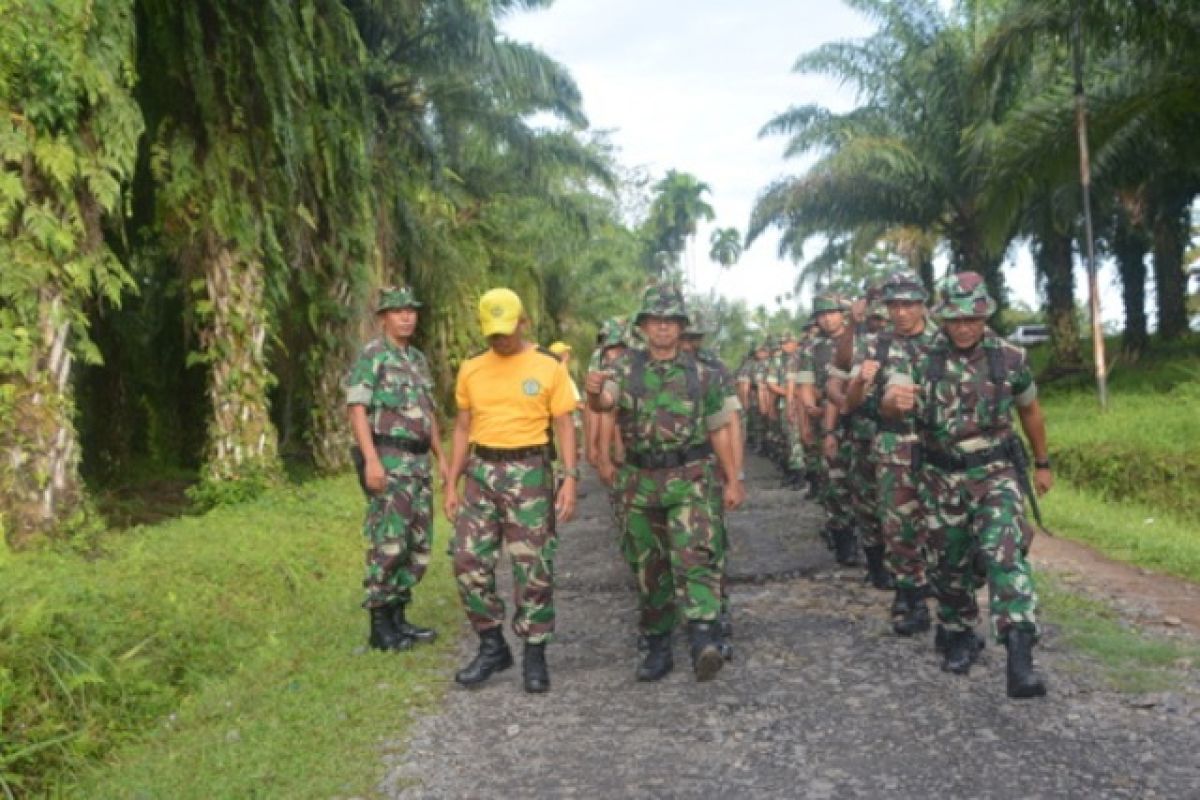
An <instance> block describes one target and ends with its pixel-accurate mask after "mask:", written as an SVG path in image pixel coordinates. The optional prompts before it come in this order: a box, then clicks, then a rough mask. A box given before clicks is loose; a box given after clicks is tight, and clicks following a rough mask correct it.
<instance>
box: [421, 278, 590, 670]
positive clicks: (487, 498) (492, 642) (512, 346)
mask: <svg viewBox="0 0 1200 800" xmlns="http://www.w3.org/2000/svg"><path fill="white" fill-rule="evenodd" d="M479 324H480V327H481V328H482V329H483V335H484V336H485V337H486V338H487V340H488V349H487V350H486V351H484V352H483V353H481V354H480V355H478V356H475V357H474V358H471V359H469V360H467V361H466V362H464V363H463V365H462V366H461V367H460V368H459V371H458V383H457V385H456V387H455V398H456V400H457V402H458V415H457V417H456V418H455V422H454V449H453V454H452V456H451V461H450V469H449V474H448V476H447V485H446V497H445V510H446V516H447V517H449V518H450V519H451V520H453V521H454V575H455V579H456V580H457V581H458V590H459V596H460V597H461V598H462V602H463V606H464V607H465V609H466V612H467V618H468V619H469V620H470V622H471V626H472V627H473V628H474V629H475V632H476V633H478V634H479V641H480V644H479V653H478V655H476V657H475V658H474V660H472V661H471V663H470V664H468V665H467V666H466V667H465V668H464V669H462V670H460V671H459V672H458V674H457V675H455V677H454V679H455V680H456V681H458V683H460V684H462V685H463V686H474V685H476V684H479V683H482V682H483V681H485V680H487V679H488V678H489V677H491V676H492V675H493V674H494V673H496V672H499V671H501V670H504V669H508V668H509V667H511V666H512V663H513V658H512V652H511V651H510V650H509V648H508V644H507V642H505V641H504V630H503V625H504V602H503V601H502V600H501V599H500V597H499V596H498V595H497V594H496V561H497V559H498V558H499V555H500V549H501V547H503V548H504V549H506V550H507V551H508V555H509V559H510V560H511V561H512V569H513V584H514V595H515V598H514V599H515V604H516V609H515V612H514V614H513V632H514V633H515V634H516V635H517V636H518V637H520V638H521V639H524V640H525V665H524V678H525V691H527V692H545V691H548V690H549V688H550V675H549V671H548V669H547V667H546V652H545V649H546V642H547V641H549V639H550V636H551V634H552V633H553V632H554V597H553V591H554V551H555V549H556V548H557V546H558V538H557V533H556V531H555V519H556V516H557V521H559V522H565V521H566V520H568V519H570V517H571V515H572V514H573V513H574V510H575V492H576V483H577V481H578V479H579V467H578V466H577V465H576V461H575V427H574V425H573V423H572V420H571V412H572V411H574V410H575V405H576V401H575V396H574V394H573V393H572V391H571V379H570V377H569V376H568V375H567V368H566V366H565V365H563V364H562V363H560V362H559V360H558V359H557V358H555V356H554V355H553V354H551V353H550V352H549V351H547V350H543V349H541V348H539V347H537V346H536V345H533V344H531V343H530V342H529V341H527V340H526V336H527V334H528V330H529V318H528V317H527V316H526V314H525V309H524V307H523V306H522V304H521V299H520V298H519V297H517V295H516V294H515V293H514V292H512V291H510V290H509V289H492V290H490V291H488V292H487V293H486V294H484V295H483V297H482V298H481V299H480V301H479ZM551 428H553V431H554V438H555V440H556V441H557V443H558V448H559V452H560V454H561V456H562V473H563V478H564V479H563V482H562V486H561V488H560V489H559V490H558V495H557V497H555V491H554V470H553V459H554V455H553V445H552V444H551V441H550V430H551ZM464 473H465V474H466V486H465V490H464V494H463V496H462V498H461V499H460V498H459V494H458V479H459V477H460V476H462V475H463V474H464Z"/></svg>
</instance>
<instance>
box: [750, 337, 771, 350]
mask: <svg viewBox="0 0 1200 800" xmlns="http://www.w3.org/2000/svg"><path fill="white" fill-rule="evenodd" d="M754 349H755V351H758V350H770V349H771V337H770V336H766V337H763V340H762V341H761V342H758V343H756V344H755V345H754Z"/></svg>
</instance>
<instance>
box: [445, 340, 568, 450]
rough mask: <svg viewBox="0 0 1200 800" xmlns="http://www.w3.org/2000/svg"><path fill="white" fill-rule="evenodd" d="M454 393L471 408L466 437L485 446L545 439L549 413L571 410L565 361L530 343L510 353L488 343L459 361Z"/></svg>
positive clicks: (462, 406)
mask: <svg viewBox="0 0 1200 800" xmlns="http://www.w3.org/2000/svg"><path fill="white" fill-rule="evenodd" d="M454 397H455V400H457V401H458V410H459V411H470V412H471V443H472V444H481V445H483V446H485V447H505V448H510V447H532V446H534V445H539V444H546V443H547V442H548V441H550V438H549V435H548V433H547V430H548V429H549V427H550V420H551V418H553V417H559V416H562V415H563V414H569V413H571V412H572V411H574V410H575V396H574V394H572V392H571V377H570V376H569V375H568V374H567V367H566V365H565V364H563V363H561V362H560V361H559V360H558V359H557V358H555V357H554V356H553V355H549V354H547V353H543V352H542V351H540V350H538V349H537V348H535V347H531V348H529V349H528V350H526V351H525V352H523V353H520V354H518V355H515V356H498V355H496V353H495V352H494V351H492V350H490V349H489V350H487V351H486V352H484V353H482V354H481V355H478V356H475V357H474V358H472V359H470V360H468V361H466V362H464V363H463V365H462V366H461V367H459V369H458V382H457V384H456V385H455V389H454Z"/></svg>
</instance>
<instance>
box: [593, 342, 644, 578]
mask: <svg viewBox="0 0 1200 800" xmlns="http://www.w3.org/2000/svg"><path fill="white" fill-rule="evenodd" d="M610 321H611V320H610ZM617 322H619V324H616V325H611V326H608V327H607V328H606V330H605V339H604V341H603V342H601V345H600V347H599V348H598V349H597V351H596V352H597V354H598V355H599V358H596V359H593V361H592V362H591V363H590V364H589V365H588V374H589V375H590V374H592V373H593V372H602V373H605V374H611V372H612V368H613V365H614V364H615V363H616V362H617V360H618V359H620V358H621V356H622V355H624V353H625V352H626V349H627V348H626V344H625V324H624V322H620V321H619V320H618V321H617ZM588 410H589V411H591V408H590V406H589V408H588ZM591 413H592V414H594V415H595V419H596V424H597V426H598V431H597V437H598V442H599V444H598V445H597V447H596V448H595V449H594V450H593V454H594V457H593V459H592V462H591V463H592V466H593V467H594V468H596V469H597V470H599V468H600V464H601V463H602V461H601V459H600V458H599V453H600V451H604V452H605V453H607V454H608V459H609V461H611V462H612V463H613V464H616V465H620V464H623V463H625V447H624V445H623V444H622V442H621V437H620V435H619V434H618V433H617V428H616V425H615V424H614V420H613V415H612V413H604V414H602V413H599V412H596V411H591ZM608 499H609V504H610V506H611V508H612V513H613V523H614V527H615V528H616V531H617V535H618V541H617V546H618V549H619V550H620V551H621V556H622V557H623V558H624V559H625V561H626V563H627V564H629V568H630V569H631V570H633V573H634V575H636V574H637V553H636V552H635V550H634V547H633V540H632V539H631V538H630V537H629V535H628V532H627V531H626V527H625V502H624V500H623V498H622V497H621V494H620V493H619V492H618V491H616V489H614V488H612V487H609V490H608Z"/></svg>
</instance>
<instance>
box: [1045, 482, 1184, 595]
mask: <svg viewBox="0 0 1200 800" xmlns="http://www.w3.org/2000/svg"><path fill="white" fill-rule="evenodd" d="M1041 505H1042V515H1043V516H1044V517H1045V520H1046V526H1047V527H1048V528H1050V530H1051V531H1053V532H1054V534H1055V535H1057V536H1064V537H1066V538H1068V539H1073V540H1075V541H1080V542H1084V543H1086V544H1089V545H1091V546H1092V547H1095V548H1096V549H1097V550H1099V551H1100V552H1101V553H1104V554H1105V555H1107V556H1109V557H1110V558H1114V559H1117V560H1120V561H1126V562H1129V563H1132V564H1136V565H1137V566H1139V567H1145V568H1146V569H1151V570H1154V571H1156V572H1163V573H1167V574H1169V575H1175V576H1177V577H1180V578H1184V579H1186V580H1190V581H1196V582H1200V536H1197V535H1196V528H1195V526H1194V525H1192V524H1190V523H1188V522H1185V521H1182V520H1179V519H1177V518H1174V517H1172V516H1169V515H1163V514H1162V513H1161V512H1160V511H1156V510H1154V509H1152V508H1150V507H1148V506H1145V505H1142V504H1140V503H1134V502H1129V501H1127V502H1123V503H1116V502H1110V501H1106V500H1104V499H1103V498H1101V497H1098V496H1096V495H1095V494H1092V493H1090V492H1087V491H1084V490H1080V489H1077V488H1075V487H1074V486H1071V485H1070V484H1069V483H1066V482H1059V483H1058V484H1056V485H1055V487H1054V490H1053V491H1052V492H1050V494H1048V495H1046V497H1045V498H1043V499H1042V501H1041Z"/></svg>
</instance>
